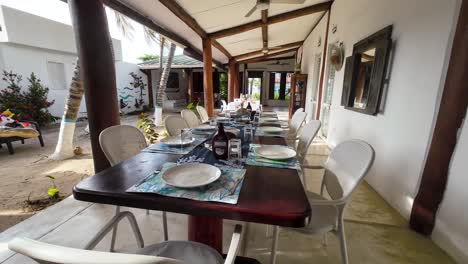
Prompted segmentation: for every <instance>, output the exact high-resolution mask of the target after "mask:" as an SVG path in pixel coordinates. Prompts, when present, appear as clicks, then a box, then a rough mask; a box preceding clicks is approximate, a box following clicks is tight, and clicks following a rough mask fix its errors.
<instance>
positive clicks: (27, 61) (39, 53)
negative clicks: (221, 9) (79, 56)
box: [0, 43, 86, 117]
mask: <svg viewBox="0 0 468 264" xmlns="http://www.w3.org/2000/svg"><path fill="white" fill-rule="evenodd" d="M0 54H1V57H2V58H3V64H2V65H0V70H6V71H10V70H12V71H13V72H14V73H17V74H20V75H22V76H23V81H22V84H23V89H26V88H27V86H28V81H27V78H28V77H29V76H30V75H31V73H32V72H34V73H35V74H36V76H37V77H38V78H39V79H41V82H42V84H43V85H45V86H47V87H49V88H50V90H49V96H48V98H49V100H55V103H54V104H53V105H52V106H51V107H50V108H49V111H50V112H51V113H52V114H53V115H54V116H57V117H62V115H63V110H64V107H65V100H66V97H67V95H68V87H63V89H53V88H51V85H50V81H49V73H48V72H47V62H48V61H51V62H59V63H63V64H64V67H65V78H66V80H67V83H69V82H70V81H71V78H72V75H73V69H74V67H75V61H76V55H74V54H69V53H63V52H57V51H53V50H44V49H38V48H34V47H28V46H21V45H16V44H9V43H0ZM2 82H3V81H2ZM2 86H3V84H2ZM0 87H1V86H0ZM84 105H85V104H84V103H82V104H81V107H80V112H85V111H86V110H85V106H84Z"/></svg>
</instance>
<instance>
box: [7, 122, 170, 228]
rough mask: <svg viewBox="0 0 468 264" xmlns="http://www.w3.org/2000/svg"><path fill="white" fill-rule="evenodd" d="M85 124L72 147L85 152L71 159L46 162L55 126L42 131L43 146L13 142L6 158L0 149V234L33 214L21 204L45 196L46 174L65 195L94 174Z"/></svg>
mask: <svg viewBox="0 0 468 264" xmlns="http://www.w3.org/2000/svg"><path fill="white" fill-rule="evenodd" d="M136 121H137V116H125V117H122V120H121V123H122V124H129V125H136ZM86 124H87V123H86V122H81V123H78V124H77V128H76V131H75V139H74V141H75V144H74V145H75V146H80V147H82V148H83V150H84V153H83V155H81V156H76V157H75V158H72V159H68V160H63V161H54V160H50V159H48V156H49V155H51V154H52V153H53V152H54V150H55V145H56V143H57V138H58V133H59V126H58V125H54V126H52V127H48V128H46V129H44V130H43V137H44V142H45V147H41V146H40V144H39V141H38V140H37V139H29V140H26V141H25V144H24V145H22V144H21V142H14V143H13V146H14V149H15V154H14V155H9V153H8V150H7V149H6V146H5V145H3V148H2V149H0V232H1V231H3V230H5V229H7V228H8V227H10V226H12V225H15V224H16V223H18V222H21V221H22V220H24V219H26V218H28V217H30V216H31V215H33V214H34V213H35V212H31V210H30V208H29V207H25V206H24V205H25V203H26V201H27V200H28V199H30V200H36V199H44V198H47V197H48V196H47V190H48V188H49V187H51V186H52V182H51V180H50V179H49V178H47V177H46V176H47V175H51V176H53V177H54V178H55V184H56V185H57V187H58V188H59V190H60V193H61V194H62V195H63V196H68V195H70V194H71V191H72V188H73V186H74V185H75V184H76V183H77V182H79V181H80V180H81V179H83V178H85V177H88V176H90V175H93V174H94V167H93V160H92V155H91V144H90V140H89V135H87V134H86V132H85V131H84V128H85V126H86ZM161 131H162V128H161Z"/></svg>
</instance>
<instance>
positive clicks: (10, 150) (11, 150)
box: [6, 142, 15, 155]
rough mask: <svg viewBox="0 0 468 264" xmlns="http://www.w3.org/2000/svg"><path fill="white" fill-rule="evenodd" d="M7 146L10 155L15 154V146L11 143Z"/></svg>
mask: <svg viewBox="0 0 468 264" xmlns="http://www.w3.org/2000/svg"><path fill="white" fill-rule="evenodd" d="M6 145H7V148H8V152H9V153H10V155H13V154H15V151H14V150H13V145H12V144H11V142H7V143H6Z"/></svg>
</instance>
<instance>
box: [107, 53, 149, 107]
mask: <svg viewBox="0 0 468 264" xmlns="http://www.w3.org/2000/svg"><path fill="white" fill-rule="evenodd" d="M131 72H134V73H136V74H137V75H138V76H142V77H143V82H144V83H145V84H148V77H147V76H146V75H145V74H144V73H142V72H141V71H140V68H139V67H138V65H136V64H133V63H128V62H122V61H120V62H116V63H115V74H116V82H117V91H118V96H119V98H118V99H119V104H120V100H121V99H122V100H123V102H124V103H125V104H126V105H127V106H125V107H122V106H121V108H120V111H121V112H123V113H131V112H134V111H137V110H142V109H143V106H142V105H140V106H139V107H136V105H135V99H136V100H138V102H139V100H140V94H141V92H140V89H139V88H135V87H133V86H132V85H130V82H133V78H132V76H130V73H131ZM143 101H144V105H148V104H149V97H148V86H146V87H145V89H144V91H143Z"/></svg>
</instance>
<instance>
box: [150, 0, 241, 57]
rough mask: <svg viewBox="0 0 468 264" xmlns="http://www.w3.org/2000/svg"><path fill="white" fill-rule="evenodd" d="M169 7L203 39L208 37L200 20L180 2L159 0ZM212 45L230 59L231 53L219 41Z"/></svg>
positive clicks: (213, 41)
mask: <svg viewBox="0 0 468 264" xmlns="http://www.w3.org/2000/svg"><path fill="white" fill-rule="evenodd" d="M159 2H160V3H161V4H163V5H164V6H165V7H167V9H169V10H170V11H171V12H172V13H174V15H176V16H177V17H178V18H179V19H180V20H182V21H183V22H184V23H185V24H186V25H187V26H189V27H190V28H191V29H192V30H193V31H195V33H197V34H198V35H199V36H200V37H201V38H202V39H204V38H207V37H208V34H207V33H206V31H205V30H204V29H203V28H202V27H201V26H200V24H198V22H197V21H196V20H195V19H194V18H193V17H192V16H191V15H190V14H189V13H188V12H187V11H185V9H183V8H182V7H181V6H180V5H179V4H177V2H176V1H174V0H159ZM211 42H212V45H213V46H214V47H215V48H217V49H218V50H219V51H221V52H222V53H223V54H224V55H226V57H228V59H231V57H232V56H231V54H230V53H229V52H228V51H227V50H226V49H225V48H224V47H223V46H222V45H221V44H219V42H218V41H216V40H214V39H213V40H212V41H211Z"/></svg>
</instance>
